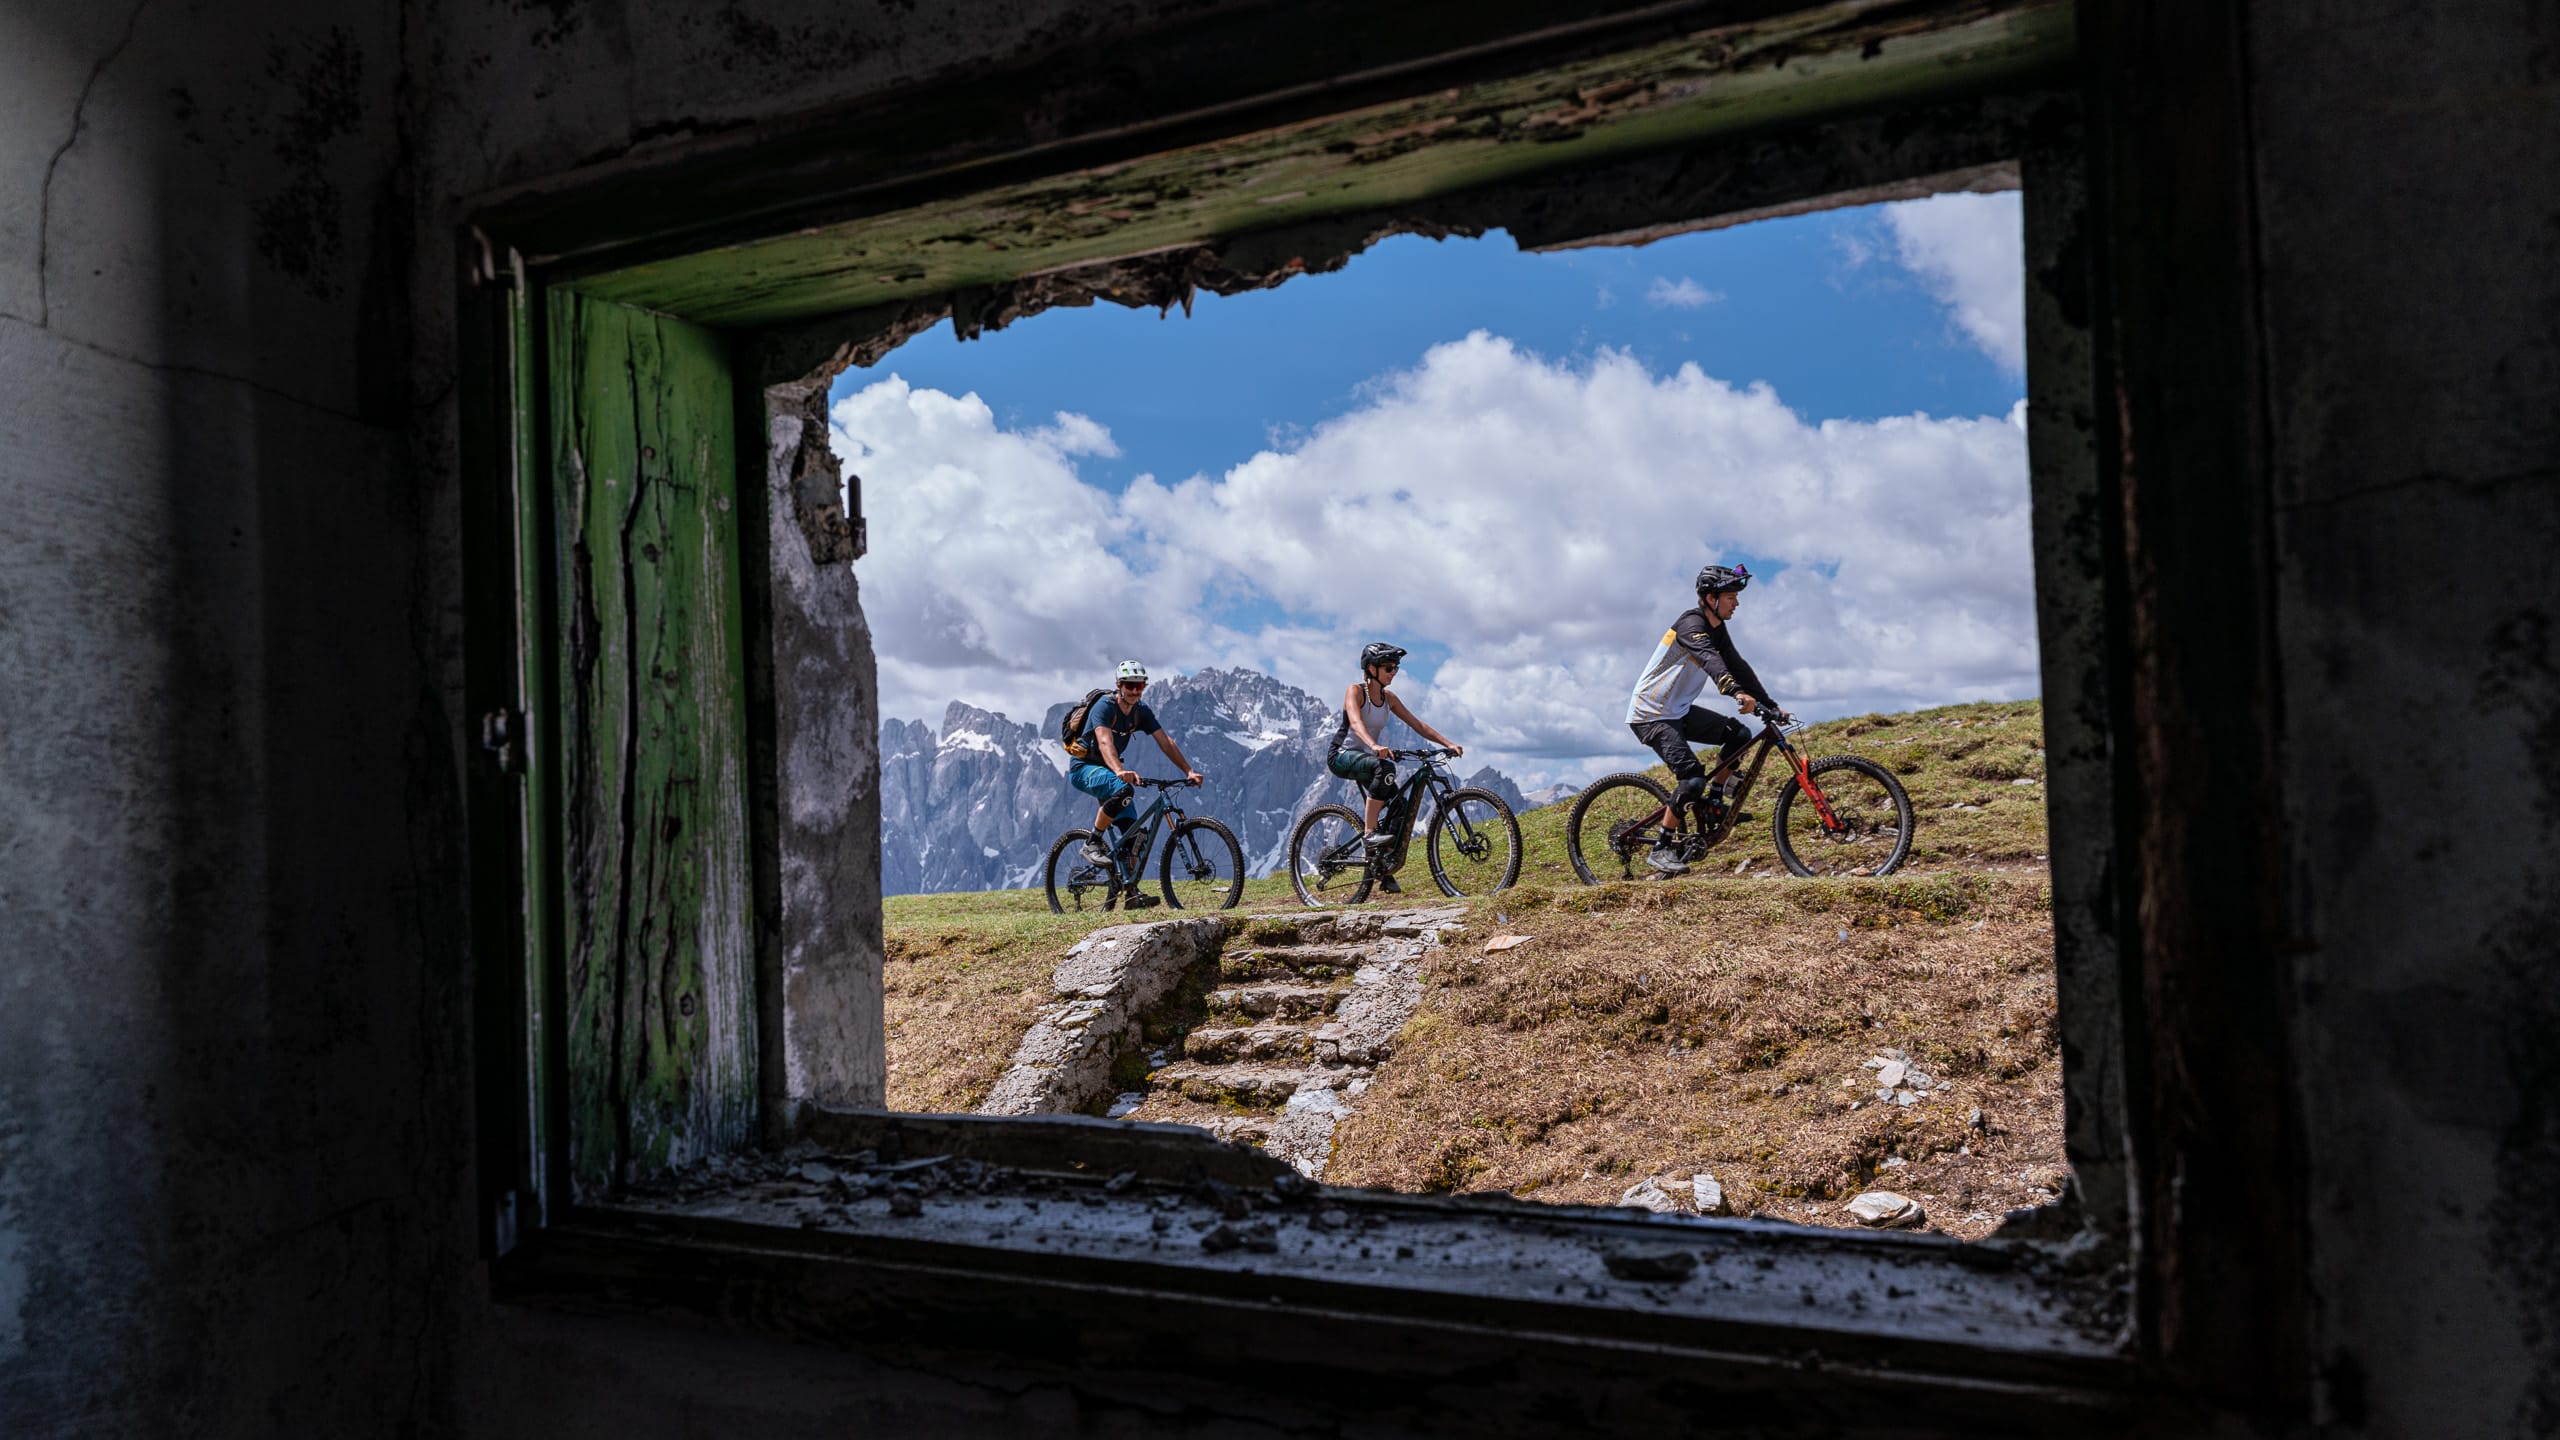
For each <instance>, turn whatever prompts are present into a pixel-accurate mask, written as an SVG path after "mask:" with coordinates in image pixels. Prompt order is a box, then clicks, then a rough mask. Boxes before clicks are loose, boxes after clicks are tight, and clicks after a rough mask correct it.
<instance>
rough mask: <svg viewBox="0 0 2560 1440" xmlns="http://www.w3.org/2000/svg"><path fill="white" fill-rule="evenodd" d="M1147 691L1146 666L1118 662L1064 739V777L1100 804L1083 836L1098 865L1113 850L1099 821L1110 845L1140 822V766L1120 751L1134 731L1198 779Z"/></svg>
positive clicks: (1138, 899)
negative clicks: (1135, 785)
mask: <svg viewBox="0 0 2560 1440" xmlns="http://www.w3.org/2000/svg"><path fill="white" fill-rule="evenodd" d="M1146 693H1147V667H1146V666H1144V665H1141V664H1139V663H1138V662H1137V661H1135V660H1123V661H1121V662H1120V673H1119V674H1118V675H1117V676H1116V677H1114V684H1113V686H1112V693H1111V694H1109V695H1106V696H1104V697H1102V698H1101V699H1099V700H1096V701H1094V702H1093V708H1092V709H1091V710H1088V711H1086V712H1085V720H1084V732H1083V733H1082V734H1080V735H1078V736H1077V737H1076V738H1075V739H1073V740H1071V741H1069V742H1067V757H1068V759H1069V760H1070V761H1071V762H1072V763H1070V764H1069V765H1068V766H1067V783H1068V784H1070V785H1073V786H1074V787H1075V788H1076V789H1078V790H1079V791H1082V792H1083V793H1085V794H1087V795H1090V796H1092V797H1093V798H1094V800H1095V802H1096V803H1097V804H1099V805H1100V806H1101V807H1102V808H1101V809H1100V810H1098V811H1096V812H1095V814H1094V817H1093V833H1094V837H1095V838H1094V839H1092V840H1089V841H1087V842H1085V847H1084V858H1085V859H1087V860H1089V861H1091V862H1093V863H1094V864H1096V865H1108V864H1110V863H1111V856H1110V855H1109V854H1108V853H1107V852H1106V851H1104V849H1103V848H1102V836H1103V827H1104V826H1105V825H1106V824H1107V825H1108V826H1109V827H1110V829H1111V835H1110V840H1111V843H1112V844H1113V845H1115V846H1116V845H1118V844H1119V843H1120V842H1122V841H1124V840H1127V839H1128V838H1129V832H1130V831H1132V830H1134V829H1136V828H1137V825H1138V815H1137V807H1135V806H1133V805H1131V804H1130V803H1129V796H1130V794H1131V793H1132V792H1131V785H1130V782H1132V781H1134V780H1136V779H1137V778H1138V772H1137V771H1135V770H1132V769H1130V768H1129V763H1128V761H1127V760H1125V759H1124V758H1122V756H1123V752H1124V750H1125V749H1126V747H1127V746H1128V744H1129V739H1130V737H1131V736H1133V735H1140V734H1145V735H1153V736H1154V737H1155V739H1156V748H1157V749H1159V750H1162V751H1163V752H1164V756H1165V758H1166V759H1168V760H1170V761H1172V762H1173V763H1174V765H1175V766H1176V767H1177V768H1179V769H1180V770H1181V771H1182V774H1183V778H1184V779H1186V780H1189V781H1190V782H1191V783H1192V784H1194V785H1197V784H1199V783H1200V772H1199V771H1197V770H1194V769H1192V768H1191V762H1190V761H1188V760H1185V759H1183V758H1182V747H1181V746H1179V745H1177V744H1175V743H1174V740H1173V737H1172V736H1171V735H1168V734H1166V733H1165V729H1164V726H1163V725H1162V724H1160V723H1158V722H1157V720H1156V712H1155V711H1153V710H1150V709H1148V708H1147V705H1146V702H1145V700H1144V699H1143V698H1142V697H1143V696H1145V694H1146ZM1129 903H1130V904H1131V905H1133V906H1139V907H1143V906H1144V905H1146V904H1151V903H1153V902H1151V901H1148V900H1147V899H1146V897H1144V896H1140V895H1132V896H1130V897H1129Z"/></svg>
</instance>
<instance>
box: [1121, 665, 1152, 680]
mask: <svg viewBox="0 0 2560 1440" xmlns="http://www.w3.org/2000/svg"><path fill="white" fill-rule="evenodd" d="M1117 678H1119V679H1122V680H1144V679H1146V678H1147V667H1146V666H1144V665H1141V664H1139V663H1138V662H1137V661H1135V660H1123V661H1121V662H1120V674H1119V676H1118V677H1117Z"/></svg>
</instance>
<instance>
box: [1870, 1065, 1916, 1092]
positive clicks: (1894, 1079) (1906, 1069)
mask: <svg viewBox="0 0 2560 1440" xmlns="http://www.w3.org/2000/svg"><path fill="white" fill-rule="evenodd" d="M1910 1073H1911V1067H1910V1066H1909V1065H1906V1064H1904V1063H1903V1062H1902V1061H1899V1060H1888V1061H1886V1062H1885V1063H1884V1064H1883V1065H1882V1066H1880V1067H1878V1068H1877V1070H1876V1083H1877V1084H1878V1085H1881V1086H1883V1087H1884V1088H1886V1089H1887V1090H1890V1089H1892V1088H1894V1087H1895V1086H1897V1085H1900V1084H1901V1083H1902V1081H1903V1079H1904V1077H1906V1076H1908V1075H1909V1074H1910Z"/></svg>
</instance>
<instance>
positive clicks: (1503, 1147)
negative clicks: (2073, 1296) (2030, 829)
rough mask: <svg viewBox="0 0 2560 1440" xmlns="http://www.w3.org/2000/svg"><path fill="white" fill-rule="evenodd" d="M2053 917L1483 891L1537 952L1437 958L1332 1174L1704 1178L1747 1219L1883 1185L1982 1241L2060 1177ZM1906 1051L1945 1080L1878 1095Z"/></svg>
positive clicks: (1572, 1187)
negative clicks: (1886, 1097)
mask: <svg viewBox="0 0 2560 1440" xmlns="http://www.w3.org/2000/svg"><path fill="white" fill-rule="evenodd" d="M1506 901H1507V902H1508V903H1505V902H1506ZM2049 906H2050V894H2049V891H2048V889H2047V887H2046V886H2045V884H2044V883H2043V881H2042V879H2041V878H2040V877H2031V876H2026V875H2000V874H1978V873H1964V872H1939V873H1934V874H1923V875H1918V876H1913V877H1909V878H1904V877H1901V876H1896V877H1893V878H1890V879H1887V880H1882V881H1871V880H1870V881H1854V880H1792V879H1791V880H1783V881H1781V880H1766V879H1736V878H1731V877H1718V878H1701V879H1691V880H1683V881H1680V882H1677V883H1673V884H1659V883H1620V884H1616V885H1610V886H1603V887H1600V888H1597V889H1587V888H1580V887H1577V888H1574V889H1571V890H1564V889H1555V888H1545V887H1541V888H1539V889H1535V890H1528V891H1523V892H1520V893H1519V894H1518V895H1516V896H1506V897H1503V899H1502V900H1496V901H1491V902H1485V903H1483V904H1480V905H1478V906H1477V907H1476V909H1477V923H1476V924H1474V925H1471V927H1470V929H1471V931H1472V932H1473V934H1476V935H1487V934H1490V933H1492V932H1493V931H1496V930H1499V931H1503V932H1507V933H1512V934H1523V935H1528V936H1531V937H1533V938H1532V939H1531V941H1530V943H1528V944H1526V945H1523V946H1520V947H1518V948H1515V949H1511V950H1506V951H1504V952H1502V953H1500V954H1494V955H1487V954H1484V953H1483V947H1482V945H1481V944H1458V945H1450V946H1444V947H1442V948H1441V949H1439V950H1438V951H1435V952H1433V953H1432V954H1431V956H1430V958H1429V959H1428V961H1427V970H1426V974H1425V976H1424V986H1425V989H1424V995H1423V1002H1422V1007H1421V1009H1420V1010H1418V1011H1417V1012H1416V1014H1415V1016H1414V1018H1413V1020H1412V1022H1411V1023H1410V1024H1408V1025H1407V1026H1406V1027H1405V1031H1404V1034H1403V1036H1402V1038H1401V1039H1400V1040H1399V1042H1398V1047H1397V1051H1396V1055H1395V1058H1394V1060H1393V1061H1392V1062H1390V1063H1389V1064H1388V1065H1387V1066H1386V1067H1385V1068H1384V1069H1382V1070H1381V1071H1380V1072H1379V1075H1378V1079H1377V1083H1376V1084H1375V1085H1374V1086H1373V1087H1372V1088H1371V1090H1370V1091H1369V1093H1368V1095H1367V1096H1366V1097H1365V1099H1364V1101H1363V1103H1362V1104H1361V1105H1360V1107H1359V1109H1358V1110H1357V1112H1356V1113H1355V1114H1354V1115H1353V1116H1352V1118H1351V1119H1350V1120H1349V1121H1348V1122H1346V1123H1345V1125H1344V1126H1343V1128H1342V1130H1341V1131H1340V1132H1339V1133H1338V1135H1337V1136H1336V1149H1335V1158H1334V1164H1333V1168H1332V1170H1331V1172H1330V1173H1329V1174H1328V1175H1327V1177H1326V1178H1327V1179H1328V1180H1331V1181H1333V1182H1334V1183H1337V1184H1346V1185H1379V1186H1385V1187H1388V1188H1391V1189H1396V1190H1408V1191H1412V1190H1428V1191H1448V1190H1504V1191H1509V1192H1511V1193H1513V1194H1516V1195H1522V1196H1533V1197H1535V1198H1538V1199H1544V1200H1554V1201H1558V1202H1563V1203H1575V1204H1607V1203H1609V1202H1612V1201H1614V1200H1616V1199H1617V1197H1618V1195H1619V1194H1620V1192H1622V1191H1624V1190H1625V1189H1626V1188H1627V1187H1628V1186H1629V1185H1630V1184H1633V1183H1634V1182H1635V1181H1637V1180H1640V1179H1642V1178H1644V1177H1645V1176H1646V1175H1650V1174H1659V1173H1672V1174H1680V1175H1685V1174H1687V1173H1688V1172H1690V1171H1691V1170H1693V1169H1705V1170H1709V1171H1712V1172H1713V1173H1714V1174H1715V1175H1716V1177H1717V1178H1718V1180H1720V1181H1721V1182H1722V1183H1723V1185H1724V1188H1725V1193H1726V1195H1727V1196H1728V1198H1729V1199H1730V1200H1731V1201H1732V1202H1733V1204H1734V1207H1735V1208H1736V1209H1737V1210H1738V1211H1741V1212H1744V1213H1756V1214H1762V1215H1767V1216H1770V1217H1772V1218H1785V1219H1793V1220H1800V1221H1804V1222H1807V1223H1814V1224H1823V1223H1834V1222H1836V1221H1837V1220H1838V1218H1839V1217H1838V1213H1837V1212H1838V1205H1839V1202H1841V1201H1843V1200H1846V1199H1847V1198H1849V1197H1850V1196H1852V1195H1855V1194H1856V1193H1858V1191H1859V1190H1861V1189H1865V1188H1868V1187H1869V1186H1870V1185H1882V1186H1885V1187H1888V1188H1891V1189H1894V1190H1897V1191H1900V1192H1902V1193H1904V1194H1907V1195H1910V1196H1912V1197H1913V1198H1915V1199H1918V1200H1920V1202H1921V1203H1922V1205H1923V1206H1925V1207H1926V1208H1927V1210H1928V1212H1929V1215H1930V1219H1931V1228H1933V1229H1938V1230H1942V1231H1947V1232H1951V1233H1955V1234H1960V1235H1979V1234H1982V1233H1986V1232H1987V1231H1989V1230H1990V1229H1991V1228H1992V1226H1993V1225H1994V1224H1996V1223H1997V1221H1998V1219H1999V1217H2000V1216H2001V1214H2002V1213H2003V1212H2005V1211H2006V1210H2009V1209H2012V1208H2015V1207H2018V1206H2022V1205H2028V1204H2035V1203H2041V1202H2042V1200H2043V1199H2044V1198H2045V1195H2046V1192H2047V1189H2048V1187H2049V1186H2051V1185H2053V1184H2056V1183H2058V1182H2059V1177H2060V1175H2061V1173H2062V1171H2061V1165H2062V1144H2061V1137H2062V1085H2061V1068H2060V1065H2059V1064H2058V1051H2057V1048H2056V1041H2055V1033H2054V997H2053V940H2052V924H2051V917H2050V914H2049V913H2048V911H2049ZM1496 910H1499V911H1500V913H1501V917H1502V918H1501V919H1500V920H1499V921H1498V922H1494V923H1485V922H1488V921H1493V918H1494V917H1493V915H1492V914H1491V913H1489V912H1493V911H1496ZM1888 1050H1894V1051H1899V1052H1902V1054H1904V1055H1907V1056H1908V1057H1909V1059H1910V1060H1911V1061H1912V1062H1913V1063H1914V1064H1916V1065H1917V1066H1918V1067H1919V1068H1921V1069H1922V1070H1924V1071H1926V1072H1927V1073H1928V1074H1929V1075H1930V1077H1931V1078H1932V1079H1933V1080H1937V1081H1944V1082H1947V1085H1948V1088H1947V1089H1945V1090H1935V1089H1933V1090H1931V1091H1929V1092H1928V1093H1927V1094H1926V1095H1925V1097H1924V1098H1922V1099H1920V1100H1919V1102H1918V1103H1916V1104H1913V1105H1910V1106H1908V1107H1904V1106H1898V1105H1889V1104H1879V1103H1878V1102H1877V1100H1876V1095H1875V1080H1874V1073H1873V1072H1872V1071H1871V1070H1869V1069H1867V1068H1866V1067H1865V1066H1864V1065H1863V1063H1862V1062H1864V1061H1867V1060H1869V1059H1871V1058H1874V1057H1877V1056H1879V1055H1881V1054H1883V1053H1884V1052H1886V1051H1888ZM1976 1110H1979V1111H1981V1112H1982V1116H1983V1120H1982V1123H1981V1125H1980V1127H1978V1128H1977V1127H1976V1126H1974V1125H1973V1124H1971V1123H1970V1116H1971V1115H1972V1113H1973V1112H1974V1111H1976Z"/></svg>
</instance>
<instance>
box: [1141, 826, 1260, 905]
mask: <svg viewBox="0 0 2560 1440" xmlns="http://www.w3.org/2000/svg"><path fill="white" fill-rule="evenodd" d="M1156 884H1157V885H1158V887H1159V888H1161V889H1162V890H1163V891H1164V903H1166V904H1167V905H1170V906H1172V907H1173V908H1174V909H1176V910H1233V909H1234V908H1236V902H1237V901H1239V900H1241V899H1243V898H1244V847H1243V846H1241V845H1238V844H1237V843H1236V837H1235V832H1233V831H1231V830H1229V829H1228V828H1227V827H1226V826H1224V825H1221V824H1219V823H1218V822H1217V821H1215V820H1205V819H1195V820H1185V821H1183V822H1182V823H1181V824H1179V825H1176V826H1174V827H1173V833H1172V834H1171V835H1169V836H1167V837H1165V844H1164V859H1163V860H1162V861H1160V862H1159V863H1158V865H1157V867H1156Z"/></svg>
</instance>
